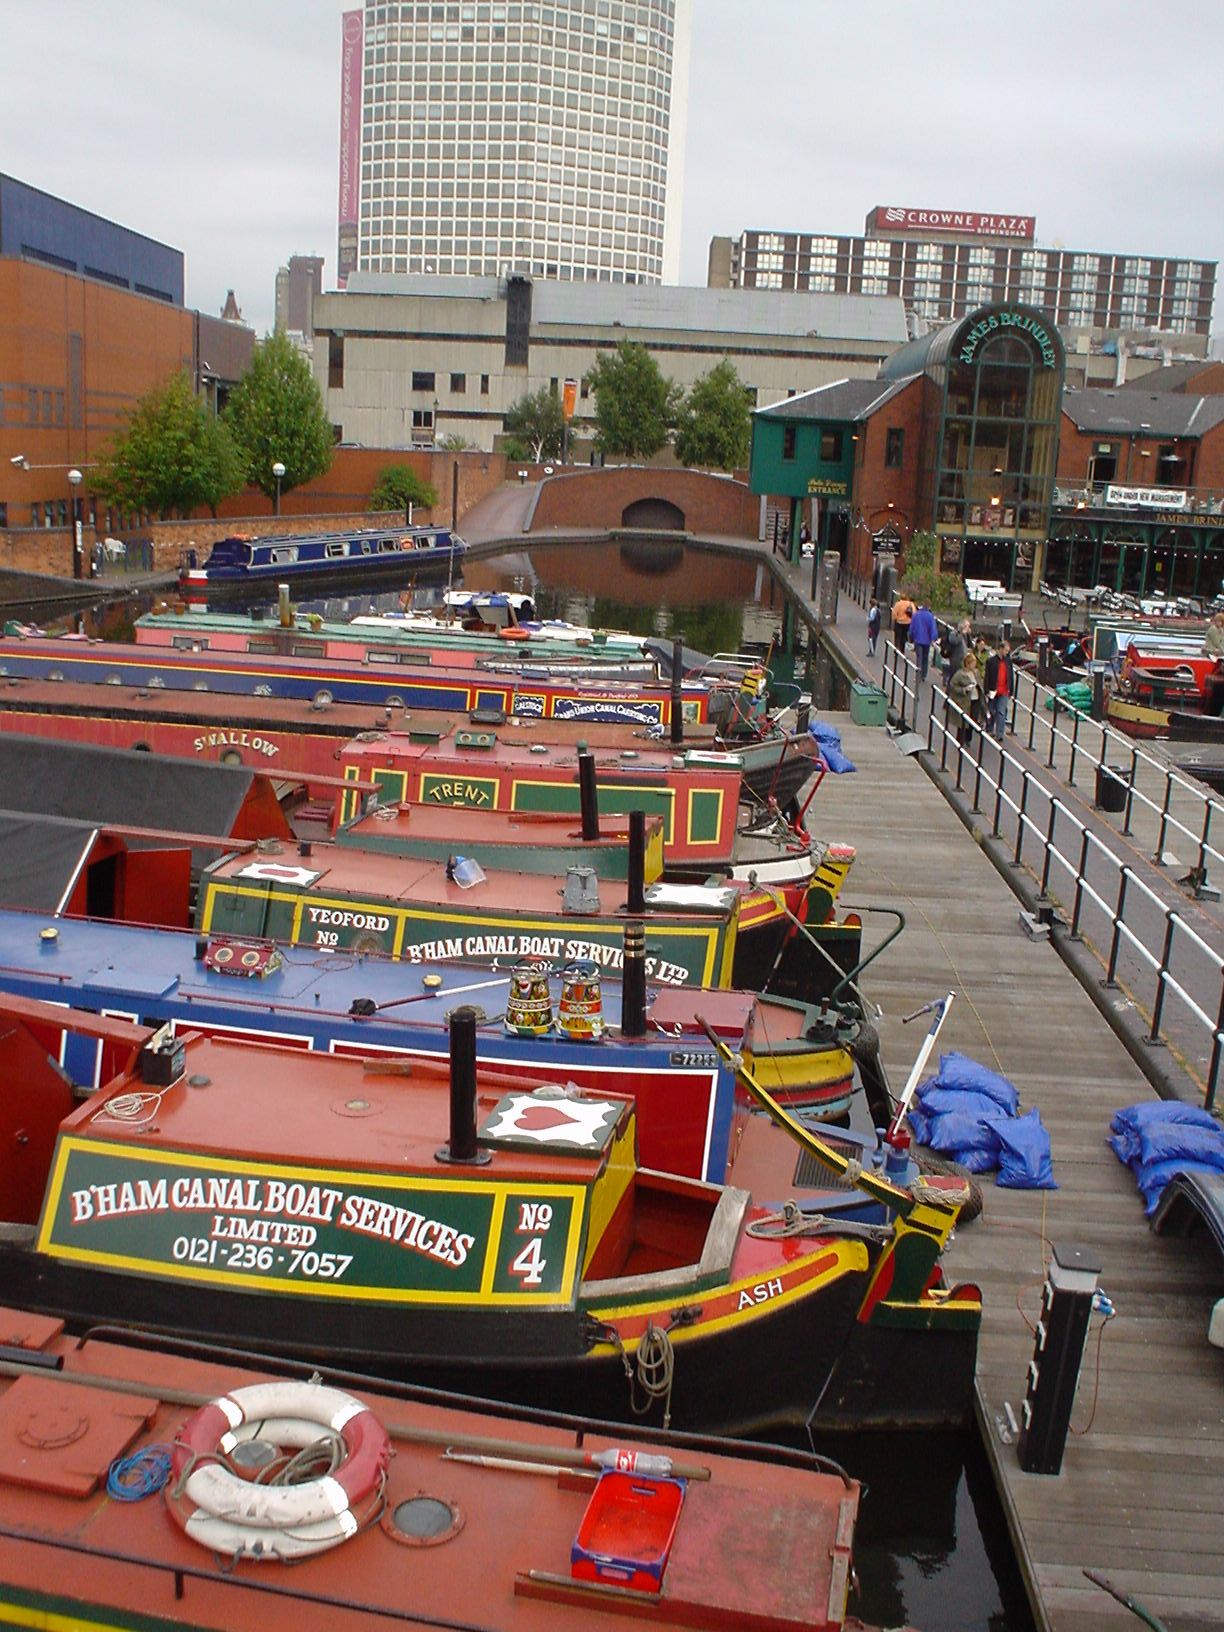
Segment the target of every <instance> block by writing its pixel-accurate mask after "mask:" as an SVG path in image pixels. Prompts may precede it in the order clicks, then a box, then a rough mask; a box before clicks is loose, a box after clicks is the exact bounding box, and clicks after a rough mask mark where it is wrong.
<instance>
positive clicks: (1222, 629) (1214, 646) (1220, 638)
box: [1203, 612, 1224, 657]
mask: <svg viewBox="0 0 1224 1632" xmlns="http://www.w3.org/2000/svg"><path fill="white" fill-rule="evenodd" d="M1203 656H1204V657H1224V612H1217V613H1216V615H1215V617H1214V618H1212V620H1211V622H1210V623H1209V624H1208V625H1207V634H1206V637H1205V639H1204V641H1203Z"/></svg>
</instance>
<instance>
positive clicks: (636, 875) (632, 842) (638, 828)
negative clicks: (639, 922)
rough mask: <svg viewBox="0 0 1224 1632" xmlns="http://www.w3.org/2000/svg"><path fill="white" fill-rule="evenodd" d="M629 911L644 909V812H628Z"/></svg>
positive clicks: (627, 903)
mask: <svg viewBox="0 0 1224 1632" xmlns="http://www.w3.org/2000/svg"><path fill="white" fill-rule="evenodd" d="M625 906H626V908H627V909H628V911H630V912H645V911H646V812H645V811H644V810H631V811H630V812H629V898H628V900H627V901H626V902H625Z"/></svg>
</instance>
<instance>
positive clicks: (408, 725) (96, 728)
mask: <svg viewBox="0 0 1224 1632" xmlns="http://www.w3.org/2000/svg"><path fill="white" fill-rule="evenodd" d="M128 649H129V650H130V648H128ZM10 650H11V648H10V647H9V646H8V645H7V644H5V643H0V680H3V681H4V684H3V686H2V687H0V727H3V728H7V729H12V730H15V731H26V732H31V733H34V734H37V735H39V736H46V737H56V738H62V739H64V740H68V741H83V742H96V743H99V744H100V745H102V746H106V747H116V748H139V749H142V750H149V749H151V750H152V751H153V752H154V753H162V754H178V755H181V756H182V757H183V758H185V759H192V758H201V759H220V760H224V761H226V762H227V763H230V764H250V765H265V764H270V765H275V766H280V765H285V766H287V767H289V768H290V770H292V771H293V772H294V773H298V774H300V773H303V772H308V773H310V774H312V775H317V776H331V775H332V774H334V772H335V770H336V765H335V760H336V758H337V757H338V755H339V753H340V751H341V749H342V747H343V745H344V744H345V743H348V742H351V741H352V740H353V739H354V738H356V737H359V736H362V735H363V734H364V733H366V732H369V731H383V730H387V729H388V728H390V729H394V731H395V732H396V734H397V735H400V734H403V735H408V736H410V737H411V738H412V739H413V740H414V741H415V742H420V743H422V744H428V743H430V742H434V741H437V742H439V743H451V744H454V745H456V746H459V745H458V744H457V738H458V737H459V736H461V735H474V736H479V737H484V738H487V737H488V736H490V735H492V736H495V737H496V739H497V741H498V742H500V743H505V744H506V745H508V746H514V745H519V746H528V745H540V746H547V747H549V748H550V749H563V748H568V749H569V750H570V751H571V753H572V752H573V751H574V750H575V749H576V747H577V745H578V744H579V743H585V744H587V745H588V746H589V747H590V748H591V749H592V750H594V751H596V752H597V753H598V754H599V755H600V756H601V758H602V757H603V756H605V755H608V756H615V755H626V756H628V755H636V756H637V759H636V760H635V759H627V760H626V768H632V769H633V770H636V771H640V772H641V773H642V775H643V776H645V775H646V773H647V772H648V771H650V770H651V769H666V768H667V767H669V766H670V767H672V768H677V769H678V768H679V767H677V766H676V760H677V759H678V758H682V757H685V758H687V756H688V755H704V754H708V753H719V752H725V753H729V754H732V755H733V756H734V759H733V761H732V762H731V763H732V764H733V765H736V766H738V769H739V773H740V778H741V786H742V791H743V794H744V796H745V797H750V798H752V799H755V800H757V801H759V802H768V801H769V800H773V801H774V802H775V803H777V804H778V805H780V806H782V807H786V806H787V805H788V804H789V803H790V802H791V801H792V800H794V799H797V797H798V795H799V794H800V792H801V791H802V790H803V788H804V787H805V786H806V784H807V783H808V782H809V781H810V780H811V778H812V776H813V775H819V774H820V772H819V764H818V762H817V759H816V756H815V751H814V748H813V745H812V742H811V739H810V738H809V737H808V736H807V735H806V733H795V734H788V733H787V732H785V731H783V730H781V729H778V728H775V727H774V726H772V725H770V724H769V722H766V721H762V722H761V726H760V734H759V735H752V736H740V737H736V738H734V739H732V740H729V741H722V740H720V739H719V737H718V736H717V734H716V732H715V729H714V726H713V725H712V724H711V723H708V722H706V723H697V722H695V721H692V720H685V721H684V722H683V730H682V739H681V740H680V741H679V742H677V743H674V744H670V745H669V744H667V743H664V742H660V741H659V740H658V739H659V737H660V735H661V734H662V728H661V727H659V726H657V725H638V724H635V723H634V722H632V721H630V722H628V723H624V724H617V723H614V722H610V721H609V722H599V721H595V720H588V721H565V720H560V719H556V718H551V719H545V718H541V717H540V716H538V715H537V716H525V715H524V716H520V715H513V714H512V715H507V714H506V712H505V710H504V709H501V708H498V709H482V710H480V711H478V712H477V713H475V714H473V713H472V712H470V711H468V710H462V711H459V712H456V713H448V712H446V711H445V710H434V709H432V708H428V709H419V710H411V711H410V710H407V709H404V708H402V707H401V706H400V705H401V704H402V702H403V698H402V696H400V694H399V693H398V692H396V693H393V694H392V696H391V699H390V700H389V701H388V702H387V703H385V704H382V705H380V706H379V707H378V708H377V709H375V708H372V707H370V706H368V705H366V704H362V703H345V702H337V701H336V700H335V698H334V697H332V698H331V700H330V701H328V700H327V699H326V698H325V697H324V696H322V695H321V694H318V693H316V694H312V695H311V696H310V697H302V698H284V697H265V696H263V695H260V696H258V697H256V696H254V695H237V694H235V693H233V692H228V693H227V692H221V691H212V690H209V689H207V688H208V685H209V682H208V681H207V680H206V679H197V680H194V681H193V682H192V685H191V689H190V690H186V691H184V690H175V691H168V690H167V689H166V687H165V686H164V685H160V686H159V685H156V684H153V683H152V682H153V680H156V679H157V678H160V677H159V676H157V675H156V674H154V675H153V676H152V678H151V679H150V683H149V684H143V683H140V682H139V681H136V682H129V683H127V684H125V682H124V680H123V677H122V675H120V674H119V672H118V671H117V670H114V671H107V673H106V674H105V675H104V676H103V677H102V678H101V679H96V680H92V681H84V682H83V681H80V680H77V679H75V678H70V677H68V676H66V675H65V674H64V671H63V670H62V669H59V668H58V667H57V666H56V665H54V664H52V665H51V666H50V667H49V668H48V673H55V674H58V675H59V676H60V678H58V679H55V680H52V679H47V678H39V677H35V678H31V677H29V676H26V675H19V674H17V673H15V672H14V670H13V667H12V666H11V665H10V664H9V663H8V662H7V658H8V656H9V653H10ZM462 746H472V744H470V743H465V744H463V745H462ZM668 749H670V751H667V750H668ZM651 754H659V755H661V756H662V757H663V758H664V759H665V761H666V764H665V765H664V766H659V765H658V764H652V762H651V761H650V760H649V759H648V757H647V756H648V755H651ZM482 757H483V756H482ZM536 757H537V759H538V758H540V757H542V756H541V755H540V753H539V747H537V756H536ZM702 764H703V761H702V760H701V759H693V760H692V761H691V766H692V768H698V769H699V768H701V766H702ZM710 768H711V769H713V770H717V769H718V768H719V766H718V763H717V762H715V763H714V764H713V765H711V766H710ZM608 808H609V809H610V810H611V809H615V808H616V807H615V806H614V805H609V806H608ZM695 825H697V826H700V825H703V824H702V823H696V824H695Z"/></svg>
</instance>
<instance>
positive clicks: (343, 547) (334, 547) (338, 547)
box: [327, 543, 349, 559]
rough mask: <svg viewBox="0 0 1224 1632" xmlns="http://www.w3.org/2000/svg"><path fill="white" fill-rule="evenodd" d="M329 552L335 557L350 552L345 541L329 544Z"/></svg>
mask: <svg viewBox="0 0 1224 1632" xmlns="http://www.w3.org/2000/svg"><path fill="white" fill-rule="evenodd" d="M327 553H328V555H329V556H331V557H332V558H333V559H334V558H335V557H336V556H338V555H347V554H348V553H349V547H348V545H347V544H345V543H340V544H329V545H328V546H327Z"/></svg>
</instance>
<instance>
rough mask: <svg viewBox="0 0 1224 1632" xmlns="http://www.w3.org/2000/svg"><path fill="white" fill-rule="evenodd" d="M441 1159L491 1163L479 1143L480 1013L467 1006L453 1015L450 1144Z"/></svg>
mask: <svg viewBox="0 0 1224 1632" xmlns="http://www.w3.org/2000/svg"><path fill="white" fill-rule="evenodd" d="M437 1159H438V1161H440V1162H467V1163H471V1164H473V1165H480V1164H483V1163H484V1162H487V1161H488V1160H489V1152H488V1151H487V1150H481V1149H480V1147H479V1146H478V1145H477V1143H476V1010H475V1009H474V1008H472V1007H471V1006H470V1005H469V1004H467V1003H465V1004H463V1005H462V1006H461V1007H460V1008H457V1009H455V1010H453V1011H452V1013H451V1016H450V1143H449V1144H448V1145H444V1146H443V1147H442V1149H441V1150H440V1151H438V1153H437Z"/></svg>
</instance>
